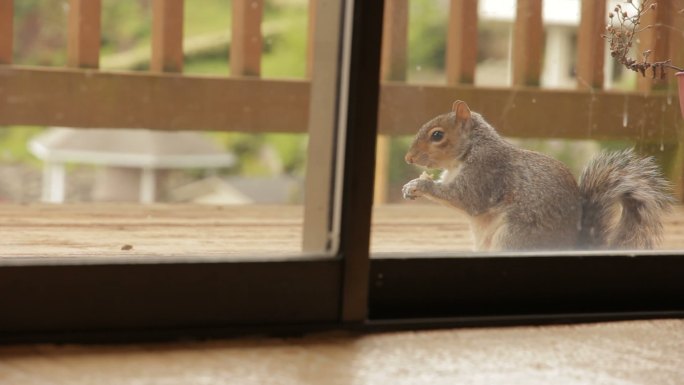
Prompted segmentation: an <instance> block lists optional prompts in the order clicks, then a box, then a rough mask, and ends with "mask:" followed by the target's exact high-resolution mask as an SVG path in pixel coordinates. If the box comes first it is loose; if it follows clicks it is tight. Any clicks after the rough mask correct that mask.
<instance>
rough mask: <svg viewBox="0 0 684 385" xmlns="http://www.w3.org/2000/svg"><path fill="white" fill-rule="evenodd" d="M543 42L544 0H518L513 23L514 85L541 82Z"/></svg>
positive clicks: (534, 84) (530, 84) (533, 84)
mask: <svg viewBox="0 0 684 385" xmlns="http://www.w3.org/2000/svg"><path fill="white" fill-rule="evenodd" d="M543 43H544V27H543V24H542V0H517V6H516V16H515V23H514V25H513V47H512V60H513V63H512V64H513V74H512V75H513V76H512V83H513V85H515V86H538V85H539V84H540V77H541V76H540V75H541V63H542V60H541V54H542V48H543V47H542V45H543Z"/></svg>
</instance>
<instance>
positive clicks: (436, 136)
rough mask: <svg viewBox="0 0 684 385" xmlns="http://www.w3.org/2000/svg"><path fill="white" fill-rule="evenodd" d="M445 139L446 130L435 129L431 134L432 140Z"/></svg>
mask: <svg viewBox="0 0 684 385" xmlns="http://www.w3.org/2000/svg"><path fill="white" fill-rule="evenodd" d="M442 139H444V131H435V132H433V133H432V135H430V140H431V141H433V142H439V141H440V140H442Z"/></svg>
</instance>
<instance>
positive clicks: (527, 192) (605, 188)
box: [402, 100, 673, 251]
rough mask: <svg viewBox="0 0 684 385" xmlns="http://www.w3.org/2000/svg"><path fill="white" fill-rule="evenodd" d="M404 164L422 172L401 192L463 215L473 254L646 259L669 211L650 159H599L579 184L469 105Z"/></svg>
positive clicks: (619, 155) (422, 134)
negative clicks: (622, 254) (635, 253)
mask: <svg viewBox="0 0 684 385" xmlns="http://www.w3.org/2000/svg"><path fill="white" fill-rule="evenodd" d="M405 160H406V162H408V163H410V164H416V165H419V166H423V167H427V168H436V169H442V170H444V171H443V173H442V175H441V177H440V179H439V180H433V179H432V178H431V177H429V176H428V174H426V173H425V172H424V173H423V174H422V175H421V176H420V177H419V178H416V179H414V180H412V181H410V182H408V183H407V184H406V185H404V187H403V191H402V192H403V195H404V198H405V199H416V198H418V197H425V198H428V199H430V200H433V201H436V202H438V203H441V204H444V205H446V206H449V207H452V208H455V209H457V210H459V211H462V212H464V213H465V214H466V215H467V216H468V217H469V219H470V225H471V230H472V232H473V235H474V237H475V248H476V250H489V251H493V250H554V249H555V250H561V249H562V250H570V249H587V248H598V249H608V248H615V249H650V248H653V247H654V246H656V245H657V243H658V242H659V241H660V239H661V238H662V223H661V218H662V216H663V214H664V213H666V212H667V211H668V210H669V209H670V207H671V204H672V202H673V198H672V197H671V196H670V194H669V193H668V192H669V183H668V182H667V180H665V179H664V178H663V176H662V174H661V173H660V171H659V170H658V167H657V165H656V164H655V162H654V160H653V158H650V157H640V156H637V155H636V154H635V153H634V151H632V150H625V151H619V152H613V153H603V154H600V155H598V156H597V157H595V158H594V159H593V160H592V161H591V162H590V164H589V165H588V166H587V167H586V168H585V169H584V171H583V172H582V175H581V176H580V179H579V185H578V183H577V182H576V181H575V178H574V176H573V175H572V174H571V173H570V170H568V168H567V167H566V166H565V165H564V164H563V163H561V162H560V161H558V160H556V159H553V158H551V157H548V156H546V155H543V154H540V153H537V152H534V151H528V150H523V149H520V148H517V147H515V146H513V145H512V144H510V143H509V142H507V141H505V140H504V139H503V138H502V137H501V136H499V134H497V132H496V130H495V129H494V128H493V127H492V126H491V125H489V124H488V123H487V122H486V121H485V120H484V119H483V118H482V116H481V115H480V114H478V113H476V112H471V111H470V109H469V108H468V105H467V104H466V103H465V102H462V101H460V100H457V101H456V102H454V104H453V107H452V111H451V112H450V113H447V114H443V115H440V116H437V117H435V118H434V119H432V120H430V121H429V122H427V123H425V124H424V125H423V126H422V127H421V128H420V130H418V133H417V135H416V137H415V139H414V140H413V143H412V145H411V147H410V149H409V150H408V153H407V154H406V157H405Z"/></svg>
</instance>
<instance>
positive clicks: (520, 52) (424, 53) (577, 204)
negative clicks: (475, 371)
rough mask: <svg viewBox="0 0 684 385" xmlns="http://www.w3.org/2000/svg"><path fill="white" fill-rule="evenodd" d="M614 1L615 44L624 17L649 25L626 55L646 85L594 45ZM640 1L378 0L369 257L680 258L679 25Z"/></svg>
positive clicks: (666, 7) (666, 5) (664, 5)
mask: <svg viewBox="0 0 684 385" xmlns="http://www.w3.org/2000/svg"><path fill="white" fill-rule="evenodd" d="M597 4H598V5H597ZM618 4H619V7H622V8H625V10H624V11H620V12H628V14H627V15H628V16H627V18H628V20H623V25H622V27H623V28H625V29H624V30H623V31H622V32H621V33H622V36H623V37H624V36H628V34H627V33H626V31H627V30H629V28H631V25H632V24H631V23H633V21H634V20H633V19H630V18H632V17H633V16H634V15H635V14H636V10H637V9H639V7H642V9H643V10H644V11H643V15H641V16H642V17H643V20H642V24H643V25H647V24H650V25H656V27H653V28H647V29H646V30H645V31H643V32H641V33H640V34H639V36H638V37H637V38H635V39H634V42H633V49H632V50H631V52H630V53H629V55H631V56H629V57H633V58H635V59H634V60H637V61H641V60H643V57H644V56H643V55H642V54H641V52H643V51H646V50H650V51H648V52H650V54H647V55H646V57H647V60H648V62H649V63H654V62H659V61H666V62H665V64H661V65H660V67H657V69H656V72H657V73H656V76H655V78H656V79H653V77H654V76H653V70H652V69H647V70H646V76H645V77H644V76H642V75H641V74H639V73H638V72H637V73H635V72H634V71H630V70H629V69H627V68H625V67H624V66H623V65H621V64H619V63H616V60H615V59H614V57H616V56H619V55H616V54H615V53H614V54H612V55H611V52H610V48H611V47H610V46H609V45H608V44H607V43H606V41H605V39H604V38H602V36H601V34H602V33H604V31H605V29H606V28H605V26H606V23H608V22H609V17H608V12H609V11H611V12H613V13H614V14H615V10H614V8H615V7H616V6H618ZM650 4H651V2H645V3H637V2H633V5H630V4H625V3H624V2H620V1H608V2H607V4H606V5H605V9H604V8H602V7H601V6H602V2H597V3H596V4H594V3H592V2H582V1H579V0H567V1H562V2H543V5H542V2H516V1H512V0H511V1H489V0H480V1H477V0H468V1H457V2H410V1H389V2H387V4H386V8H385V29H384V37H383V59H382V73H381V77H382V79H383V82H382V95H383V97H382V100H381V108H380V114H379V115H380V116H379V131H380V135H379V137H378V159H377V163H376V164H377V167H376V175H377V178H376V188H375V190H376V196H375V204H374V218H373V234H372V252H373V253H375V256H376V257H379V256H392V255H396V254H395V253H401V252H408V253H412V254H413V255H415V253H420V252H425V253H429V254H434V253H438V254H440V253H443V254H445V255H447V254H460V255H470V254H471V253H472V252H473V251H478V252H498V251H520V250H523V251H528V250H532V251H539V250H554V251H568V250H586V249H592V250H593V249H602V250H604V249H630V250H633V249H636V250H645V249H651V248H655V249H681V248H682V247H684V242H683V240H682V238H681V236H679V233H680V230H679V225H678V223H679V219H678V218H679V215H680V214H681V212H682V211H681V208H680V206H679V204H678V202H679V201H680V200H681V191H682V187H681V186H682V183H683V180H682V172H681V146H680V143H679V139H678V138H679V137H680V135H679V134H678V131H679V128H678V127H679V126H680V124H681V117H682V115H681V114H680V110H679V106H678V102H677V89H676V77H675V72H676V70H675V69H673V68H668V65H669V62H667V60H669V59H671V60H672V61H673V62H674V60H676V59H679V58H680V57H681V56H682V55H681V54H679V52H678V50H677V49H674V48H673V49H670V47H680V46H681V44H682V43H683V42H682V41H681V39H682V37H681V36H679V34H677V33H675V32H673V31H678V30H681V24H682V22H683V20H684V19H683V18H681V17H672V18H670V17H668V15H674V14H676V11H677V10H678V8H677V7H676V4H674V3H670V2H658V6H657V7H655V9H650V8H651V7H650ZM452 7H453V8H452ZM582 7H585V9H583V8H582ZM589 8H591V9H589ZM626 8H629V9H626ZM622 18H624V16H622V13H621V14H620V16H619V17H618V16H613V19H612V20H613V22H614V24H615V23H617V21H618V19H622ZM618 27H619V26H618ZM616 28H617V27H616ZM616 31H617V30H616ZM665 41H666V42H669V43H667V44H663V42H665ZM623 44H624V45H625V46H626V45H627V44H626V43H623ZM668 44H669V45H668ZM604 48H605V49H604ZM616 50H619V48H616V47H615V46H613V51H616ZM681 61H683V60H680V62H681ZM630 63H631V62H630ZM628 64H629V63H628ZM661 67H665V70H666V71H665V74H664V75H663V76H662V78H661ZM637 69H638V68H637ZM456 101H461V102H456ZM455 102H456V103H455ZM433 119H435V120H433ZM492 127H493V129H494V130H492ZM630 149H632V150H630ZM407 162H408V163H410V164H407ZM583 172H584V173H585V175H584V177H581V175H582V174H583ZM578 183H579V189H578ZM661 226H662V228H661ZM387 253H389V254H387Z"/></svg>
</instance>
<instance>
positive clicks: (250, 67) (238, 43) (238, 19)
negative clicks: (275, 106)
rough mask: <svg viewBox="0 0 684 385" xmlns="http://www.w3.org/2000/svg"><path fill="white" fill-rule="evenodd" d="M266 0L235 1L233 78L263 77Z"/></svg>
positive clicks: (231, 68) (231, 48)
mask: <svg viewBox="0 0 684 385" xmlns="http://www.w3.org/2000/svg"><path fill="white" fill-rule="evenodd" d="M263 10H264V0H233V28H232V36H231V41H230V73H231V75H233V76H260V75H261V47H262V44H263V37H262V34H261V19H262V14H263Z"/></svg>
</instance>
